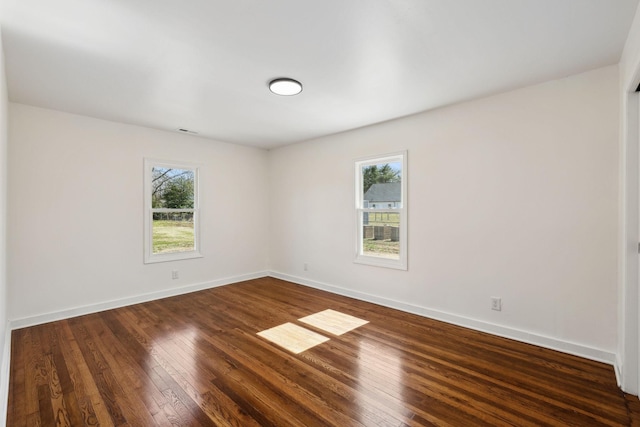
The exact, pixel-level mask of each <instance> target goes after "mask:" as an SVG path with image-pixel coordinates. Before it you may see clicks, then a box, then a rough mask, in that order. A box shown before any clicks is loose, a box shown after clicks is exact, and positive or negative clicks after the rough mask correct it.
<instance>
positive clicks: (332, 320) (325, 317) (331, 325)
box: [298, 309, 369, 335]
mask: <svg viewBox="0 0 640 427" xmlns="http://www.w3.org/2000/svg"><path fill="white" fill-rule="evenodd" d="M298 320H299V321H300V322H302V323H306V324H307V325H311V326H313V327H316V328H318V329H321V330H323V331H325V332H329V333H330V334H333V335H342V334H344V333H346V332H349V331H352V330H354V329H355V328H357V327H360V326H362V325H365V324H367V323H369V321H368V320H362V319H359V318H357V317H354V316H351V315H349V314H344V313H340V312H339V311H335V310H331V309H327V310H324V311H321V312H319V313H316V314H312V315H310V316H306V317H303V318H302V319H298Z"/></svg>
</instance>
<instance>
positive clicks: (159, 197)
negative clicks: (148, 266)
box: [145, 159, 201, 263]
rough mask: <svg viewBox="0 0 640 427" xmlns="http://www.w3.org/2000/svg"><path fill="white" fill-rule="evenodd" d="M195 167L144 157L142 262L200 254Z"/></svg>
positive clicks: (196, 173) (198, 255) (193, 256)
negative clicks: (143, 253)
mask: <svg viewBox="0 0 640 427" xmlns="http://www.w3.org/2000/svg"><path fill="white" fill-rule="evenodd" d="M199 222H200V221H199V206H198V168H197V167H196V166H194V165H189V164H178V163H172V162H164V161H156V160H150V159H146V160H145V262H146V263H153V262H163V261H172V260H179V259H189V258H197V257H200V256H201V255H200V248H199V246H200V245H199Z"/></svg>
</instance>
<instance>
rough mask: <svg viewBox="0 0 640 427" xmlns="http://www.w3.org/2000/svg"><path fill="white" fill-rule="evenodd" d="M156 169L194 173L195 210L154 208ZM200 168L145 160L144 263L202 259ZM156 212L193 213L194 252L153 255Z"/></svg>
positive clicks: (171, 162) (186, 164)
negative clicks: (154, 173) (185, 170)
mask: <svg viewBox="0 0 640 427" xmlns="http://www.w3.org/2000/svg"><path fill="white" fill-rule="evenodd" d="M154 167H161V168H172V169H187V170H192V171H193V178H194V183H193V191H194V197H193V209H164V208H163V209H157V208H153V207H152V197H151V196H152V180H153V177H152V171H153V168H154ZM199 175H200V166H199V165H197V164H193V163H185V162H173V161H167V160H157V159H149V158H145V159H144V263H145V264H152V263H156V262H166V261H178V260H185V259H193V258H202V254H201V253H200V196H199V187H200V177H199ZM155 212H192V213H193V238H194V250H192V251H182V252H171V253H163V254H154V253H153V214H154V213H155Z"/></svg>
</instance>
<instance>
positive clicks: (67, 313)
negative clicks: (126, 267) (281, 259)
mask: <svg viewBox="0 0 640 427" xmlns="http://www.w3.org/2000/svg"><path fill="white" fill-rule="evenodd" d="M268 275H269V272H267V271H259V272H255V273H249V274H243V275H240V276H233V277H225V278H223V279H217V280H213V281H210V282H203V283H196V284H193V285H187V286H182V287H179V288H172V289H166V290H163V291H158V292H151V293H148V294H142V295H137V296H134V297H127V298H122V299H117V300H111V301H107V302H101V303H97V304H90V305H85V306H82V307H76V308H70V309H66V310H60V311H54V312H51V313H45V314H39V315H37V316H30V317H24V318H21V319H12V320H10V322H9V325H10V327H11V329H12V330H13V329H20V328H26V327H29V326H35V325H40V324H43V323H48V322H54V321H56V320H63V319H69V318H71V317H77V316H83V315H85V314H92V313H98V312H100V311H105V310H111V309H114V308H119V307H125V306H128V305H133V304H140V303H143V302H148V301H154V300H158V299H161V298H168V297H173V296H176V295H183V294H188V293H191V292H197V291H201V290H204V289H210V288H215V287H218V286H224V285H230V284H232V283H237V282H243V281H245V280H252V279H258V278H260V277H265V276H268Z"/></svg>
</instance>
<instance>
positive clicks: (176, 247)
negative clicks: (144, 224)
mask: <svg viewBox="0 0 640 427" xmlns="http://www.w3.org/2000/svg"><path fill="white" fill-rule="evenodd" d="M194 249H195V238H194V230H193V222H191V221H165V220H154V221H153V253H154V254H162V253H170V252H186V251H192V250H194Z"/></svg>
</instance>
